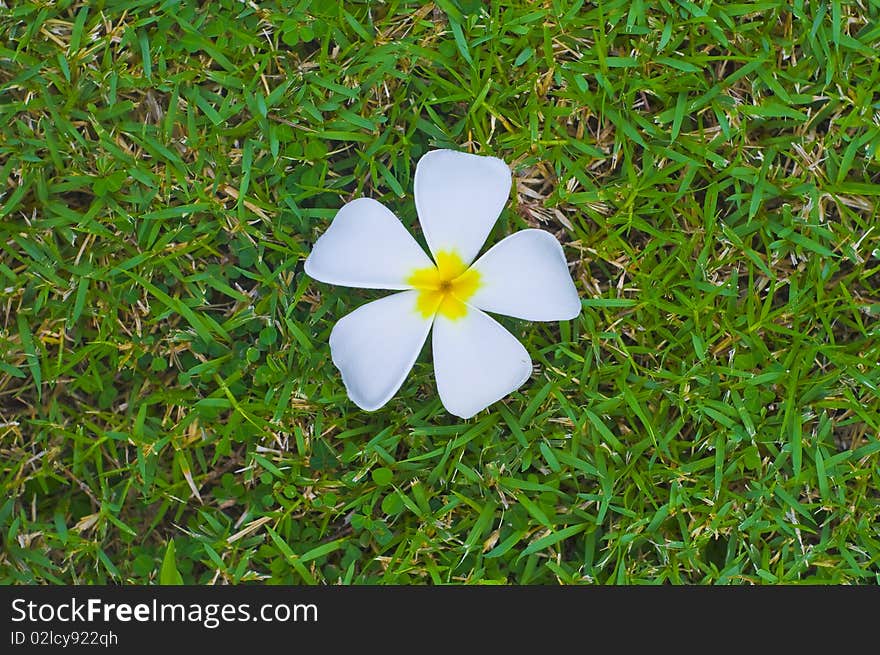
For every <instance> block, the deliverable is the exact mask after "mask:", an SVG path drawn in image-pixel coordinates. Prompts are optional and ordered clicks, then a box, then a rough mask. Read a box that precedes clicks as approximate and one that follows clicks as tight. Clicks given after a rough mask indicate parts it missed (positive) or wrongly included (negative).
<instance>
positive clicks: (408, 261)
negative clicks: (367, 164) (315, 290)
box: [305, 198, 433, 289]
mask: <svg viewBox="0 0 880 655" xmlns="http://www.w3.org/2000/svg"><path fill="white" fill-rule="evenodd" d="M428 266H433V264H432V263H431V260H430V259H429V258H428V256H427V255H426V254H425V251H424V250H422V249H421V247H420V246H419V244H418V243H416V240H415V239H413V238H412V235H411V234H410V233H409V232H407V231H406V228H405V227H403V224H401V222H400V221H399V220H398V219H397V217H396V216H395V215H394V214H393V213H391V210H389V209H388V208H387V207H385V205H383V204H382V203H380V202H378V201H376V200H373V199H372V198H358V199H357V200H352V201H351V202H349V203H347V204H345V205H343V207H342V208H341V209H340V210H339V211H338V212H337V214H336V217H335V218H334V219H333V222H332V223H331V224H330V227H329V228H327V231H326V232H324V234H322V235H321V237H320V238H319V239H318V241H317V242H316V243H315V245H314V247H313V248H312V252H311V253H310V254H309V257H308V259H306V264H305V270H306V275H308V276H309V277H312V278H314V279H316V280H320V281H321V282H328V283H330V284H340V285H342V286H346V287H360V288H362V289H409V288H411V287H410V285H409V284H407V282H406V279H407V278H408V277H409V276H410V275H412V272H413V271H414V270H415V269H417V268H426V267H428Z"/></svg>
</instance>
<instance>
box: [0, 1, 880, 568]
mask: <svg viewBox="0 0 880 655" xmlns="http://www.w3.org/2000/svg"><path fill="white" fill-rule="evenodd" d="M878 19H880V3H878V1H877V0H863V1H862V2H831V3H823V2H813V1H810V2H804V1H803V0H795V1H794V2H781V1H775V0H768V1H762V2H755V3H733V2H728V1H726V0H725V1H721V2H714V3H710V2H704V3H694V2H690V1H688V0H677V1H672V0H668V1H667V0H661V1H660V2H656V3H653V2H642V1H640V0H635V1H632V0H627V1H618V0H611V1H608V2H600V3H598V4H587V3H583V2H565V1H562V0H547V1H542V2H531V3H528V2H514V1H512V0H503V1H500V2H491V3H485V4H484V3H480V2H475V1H473V0H442V1H441V0H438V1H437V2H435V3H433V4H430V3H429V4H420V3H406V2H395V1H393V0H389V1H388V2H380V1H375V2H345V3H337V2H331V1H329V0H313V1H309V0H300V1H298V2H285V1H283V0H277V1H274V2H273V1H267V2H262V1H259V0H257V1H255V2H240V1H238V0H219V1H216V2H210V3H208V2H202V3H196V2H188V1H186V0H166V1H165V2H148V1H145V0H102V1H98V2H82V1H79V0H59V1H57V2H46V1H45V0H20V1H14V2H9V0H7V1H6V2H5V3H4V4H0V171H2V175H0V180H2V187H0V193H2V195H0V308H2V309H0V354H2V359H0V491H2V497H0V539H2V547H0V583H6V584H12V583H41V584H58V583H128V584H130V583H141V584H143V583H151V584H152V583H159V582H166V581H171V580H174V579H176V573H177V572H179V574H180V576H181V577H182V580H183V581H185V582H187V583H195V584H208V583H246V582H260V583H280V584H300V583H306V584H315V583H317V584H337V583H343V584H365V583H366V584H390V583H395V584H441V583H456V584H458V583H462V584H486V583H510V584H559V583H563V584H577V583H599V584H644V583H648V584H652V583H696V584H779V583H857V584H858V583H861V584H866V583H871V584H877V583H878V582H880V469H878V466H880V438H878V431H880V322H878V317H880V209H878V205H880V126H878V125H880V57H878V54H877V53H878V51H880V20H878ZM437 148H450V149H455V150H462V151H467V152H472V153H477V154H489V155H494V156H497V157H501V158H503V159H504V161H505V162H507V163H508V164H509V165H510V167H511V170H512V172H513V179H514V183H513V189H512V191H511V196H510V199H509V202H508V204H507V207H506V209H505V210H504V212H503V213H502V215H501V218H500V220H499V221H498V223H497V225H496V226H495V228H494V230H493V232H492V234H491V235H490V237H489V241H488V243H489V244H490V245H491V244H493V243H496V242H497V241H499V240H500V239H502V238H503V237H505V236H507V235H508V234H512V233H513V232H515V231H517V230H521V229H524V228H528V227H540V228H542V229H545V230H548V231H550V232H552V233H553V234H554V235H555V236H556V237H557V238H558V240H559V241H560V243H561V244H562V245H563V249H564V252H565V255H566V258H567V260H568V262H569V263H570V270H571V273H572V277H573V279H574V281H575V284H576V287H577V290H578V293H579V295H580V298H581V300H582V304H583V310H582V312H581V314H580V316H579V317H578V318H577V319H575V320H572V321H563V322H554V323H531V322H527V321H520V320H515V319H501V322H502V323H503V324H504V326H505V327H507V328H508V329H509V330H510V331H511V332H513V334H514V335H515V336H516V337H517V338H519V339H520V340H521V341H522V343H523V344H524V345H525V346H526V348H527V349H528V351H529V353H530V354H531V356H532V359H533V362H534V372H533V375H532V376H531V378H530V379H529V380H528V381H527V382H526V384H525V385H524V386H523V387H521V388H520V389H519V390H518V391H517V392H515V393H513V394H511V395H510V396H508V397H507V398H505V399H504V400H503V401H501V402H499V403H496V404H494V405H492V406H491V407H489V409H488V410H486V411H483V412H481V413H479V414H477V416H475V417H474V418H472V419H469V420H460V419H457V418H456V417H455V416H452V415H450V414H449V413H447V412H446V411H445V410H444V408H443V406H442V405H441V403H440V400H439V398H438V397H437V392H436V386H435V382H434V374H433V367H432V358H431V352H430V347H429V346H428V347H426V348H425V349H424V350H423V352H422V354H421V356H420V357H419V359H418V361H417V363H416V365H415V367H414V369H413V371H412V373H411V374H410V376H409V377H408V379H407V380H406V381H405V382H404V384H403V386H402V387H401V389H400V391H399V392H398V393H397V394H396V395H395V397H394V398H393V399H392V400H391V401H390V402H389V403H388V404H387V405H386V406H385V407H384V408H382V409H380V410H378V411H376V412H364V411H361V410H360V409H358V407H357V406H355V405H354V404H353V403H352V402H351V401H350V400H349V399H348V397H347V395H346V392H345V388H344V386H343V384H342V380H341V378H340V375H339V372H338V371H337V369H336V368H335V367H334V365H333V363H332V362H331V359H330V350H329V346H328V336H329V334H330V330H331V329H332V327H333V325H334V324H335V322H336V321H337V320H338V319H340V318H341V317H342V316H344V315H345V314H347V313H348V312H350V311H352V310H353V309H355V308H356V307H358V306H360V305H361V304H363V303H364V302H365V301H367V300H369V299H373V298H378V297H381V296H382V295H385V294H384V293H382V292H369V291H360V290H356V289H349V288H344V287H338V286H331V285H327V284H322V283H320V282H316V281H314V280H312V279H310V278H309V277H308V276H306V275H305V274H304V272H303V262H304V260H305V258H306V256H307V255H308V254H309V252H310V249H311V247H312V245H313V244H314V242H315V240H316V239H317V237H318V236H319V235H320V234H322V233H323V232H324V231H325V230H326V229H327V227H328V226H329V225H330V221H331V220H332V218H333V217H334V215H335V213H336V212H337V210H338V209H339V208H340V207H341V206H342V205H343V204H344V203H345V202H347V201H349V200H351V199H353V198H356V197H359V196H369V197H372V198H375V199H377V200H380V201H382V202H383V203H385V204H386V205H387V206H388V207H389V208H390V209H392V210H393V211H394V212H395V213H396V214H397V215H398V216H399V217H400V218H401V220H402V221H403V222H404V224H405V225H406V226H407V228H408V229H410V230H412V231H413V233H414V234H415V235H416V238H417V239H418V240H420V242H421V243H424V239H423V237H422V235H421V233H420V232H419V229H418V222H417V219H416V212H415V205H414V202H413V196H412V191H413V186H412V183H413V173H414V171H415V164H416V162H417V161H418V159H419V157H420V156H421V155H423V154H424V153H425V152H427V151H429V150H432V149H437ZM172 540H173V542H172ZM172 543H173V545H171V544H172ZM163 562H164V566H163Z"/></svg>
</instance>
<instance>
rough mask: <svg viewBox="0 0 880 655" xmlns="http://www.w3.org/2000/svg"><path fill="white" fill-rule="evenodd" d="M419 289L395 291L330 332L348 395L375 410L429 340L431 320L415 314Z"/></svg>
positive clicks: (347, 316)
mask: <svg viewBox="0 0 880 655" xmlns="http://www.w3.org/2000/svg"><path fill="white" fill-rule="evenodd" d="M417 298H418V292H417V291H404V292H403V293H395V294H394V295H391V296H386V297H385V298H381V299H379V300H374V301H373V302H370V303H367V304H366V305H362V306H361V307H358V308H357V309H356V310H354V311H353V312H352V313H350V314H347V315H346V316H343V317H342V318H341V319H339V322H338V323H336V325H335V326H333V331H332V332H331V333H330V354H331V356H332V357H333V363H334V364H335V365H336V368H338V369H339V371H340V373H342V381H343V383H344V384H345V389H346V390H347V391H348V397H349V398H351V400H352V401H353V402H354V403H355V404H356V405H357V406H358V407H360V408H361V409H365V410H367V411H370V412H371V411H373V410H376V409H379V408H380V407H381V406H382V405H384V404H385V403H387V402H388V400H390V399H391V397H392V396H393V395H394V394H395V393H396V392H397V390H398V389H399V388H400V385H401V384H403V381H404V380H405V379H406V376H407V374H408V373H409V372H410V369H412V366H413V364H414V363H415V361H416V358H417V357H418V356H419V352H420V351H421V349H422V346H423V345H424V343H425V339H427V338H428V332H429V331H430V329H431V318H432V317H428V318H424V317H423V316H422V315H421V314H420V313H419V312H418V311H416V300H417Z"/></svg>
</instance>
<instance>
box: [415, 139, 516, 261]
mask: <svg viewBox="0 0 880 655" xmlns="http://www.w3.org/2000/svg"><path fill="white" fill-rule="evenodd" d="M414 186H415V197H416V210H417V211H418V213H419V222H420V223H421V225H422V232H424V234H425V239H426V240H427V242H428V247H429V248H430V249H431V252H432V253H434V256H435V257H436V256H437V253H439V252H454V253H456V254H457V255H458V256H459V257H460V258H461V259H462V261H464V263H465V264H470V263H471V262H472V261H474V257H476V256H477V253H478V252H480V248H482V247H483V244H484V243H485V242H486V237H487V236H489V232H490V231H491V230H492V226H493V225H494V224H495V221H496V220H497V219H498V215H499V214H500V213H501V210H502V209H503V208H504V203H506V202H507V197H508V195H509V194H510V169H509V168H508V167H507V164H505V163H504V162H503V161H502V160H500V159H498V158H497V157H482V156H479V155H470V154H467V153H465V152H456V151H454V150H433V151H431V152H428V153H426V154H425V155H424V156H423V157H422V158H421V159H420V160H419V163H418V164H417V165H416V178H415V183H414Z"/></svg>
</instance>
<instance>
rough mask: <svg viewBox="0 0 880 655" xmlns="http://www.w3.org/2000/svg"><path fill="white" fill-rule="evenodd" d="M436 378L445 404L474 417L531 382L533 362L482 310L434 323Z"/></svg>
mask: <svg viewBox="0 0 880 655" xmlns="http://www.w3.org/2000/svg"><path fill="white" fill-rule="evenodd" d="M432 339H433V348H434V375H435V376H436V377H437V391H438V392H439V393H440V400H442V401H443V406H444V407H445V408H446V410H447V411H448V412H450V413H451V414H455V415H456V416H459V417H461V418H470V417H471V416H473V415H474V414H476V413H477V412H479V411H480V410H482V409H485V408H486V407H488V406H489V405H491V404H492V403H494V402H495V401H497V400H501V399H502V398H504V396H506V395H507V394H509V393H510V392H511V391H514V390H515V389H518V388H519V387H520V386H522V384H523V383H524V382H525V381H526V380H528V379H529V375H530V374H531V372H532V360H531V358H530V357H529V353H528V352H526V349H525V348H524V347H523V345H522V344H521V343H520V342H519V341H517V340H516V337H514V336H513V335H512V334H511V333H510V332H508V331H507V330H505V329H504V328H503V327H501V325H499V324H498V322H496V321H495V319H493V318H491V317H490V316H488V315H487V314H484V313H483V312H481V311H480V310H479V309H475V308H473V307H471V308H469V310H468V313H467V315H465V316H464V317H462V318H459V319H454V320H450V319H448V318H445V317H444V316H442V315H441V314H438V315H437V317H436V318H435V319H434V335H433V337H432Z"/></svg>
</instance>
